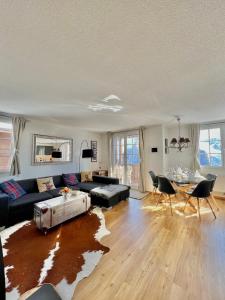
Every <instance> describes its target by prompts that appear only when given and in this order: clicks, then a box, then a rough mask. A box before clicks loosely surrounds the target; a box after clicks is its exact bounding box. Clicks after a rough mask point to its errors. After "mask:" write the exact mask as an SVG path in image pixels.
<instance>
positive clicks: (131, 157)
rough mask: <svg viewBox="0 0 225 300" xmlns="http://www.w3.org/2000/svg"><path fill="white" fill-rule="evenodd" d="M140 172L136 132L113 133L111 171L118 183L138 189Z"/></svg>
mask: <svg viewBox="0 0 225 300" xmlns="http://www.w3.org/2000/svg"><path fill="white" fill-rule="evenodd" d="M139 172H140V160H139V135H138V132H136V131H135V132H125V133H124V132H123V133H115V134H114V135H113V139H112V173H113V176H115V177H117V178H119V180H120V183H122V184H127V185H130V186H131V187H132V188H133V189H138V183H139Z"/></svg>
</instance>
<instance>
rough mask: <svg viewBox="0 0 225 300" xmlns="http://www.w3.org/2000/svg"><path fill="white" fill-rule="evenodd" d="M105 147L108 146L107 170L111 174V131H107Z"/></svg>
mask: <svg viewBox="0 0 225 300" xmlns="http://www.w3.org/2000/svg"><path fill="white" fill-rule="evenodd" d="M107 143H108V145H107V148H108V172H109V176H112V132H107Z"/></svg>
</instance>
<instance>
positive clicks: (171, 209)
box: [169, 195, 173, 216]
mask: <svg viewBox="0 0 225 300" xmlns="http://www.w3.org/2000/svg"><path fill="white" fill-rule="evenodd" d="M169 201H170V211H171V216H173V208H172V201H171V196H170V195H169Z"/></svg>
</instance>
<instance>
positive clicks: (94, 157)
mask: <svg viewBox="0 0 225 300" xmlns="http://www.w3.org/2000/svg"><path fill="white" fill-rule="evenodd" d="M91 149H92V150H93V157H92V158H91V161H92V162H97V141H91Z"/></svg>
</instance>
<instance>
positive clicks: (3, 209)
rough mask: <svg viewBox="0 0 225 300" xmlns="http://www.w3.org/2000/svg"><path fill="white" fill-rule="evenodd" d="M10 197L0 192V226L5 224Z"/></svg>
mask: <svg viewBox="0 0 225 300" xmlns="http://www.w3.org/2000/svg"><path fill="white" fill-rule="evenodd" d="M9 201H10V198H9V196H8V195H7V194H5V193H0V227H2V226H7V223H8V215H9Z"/></svg>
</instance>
